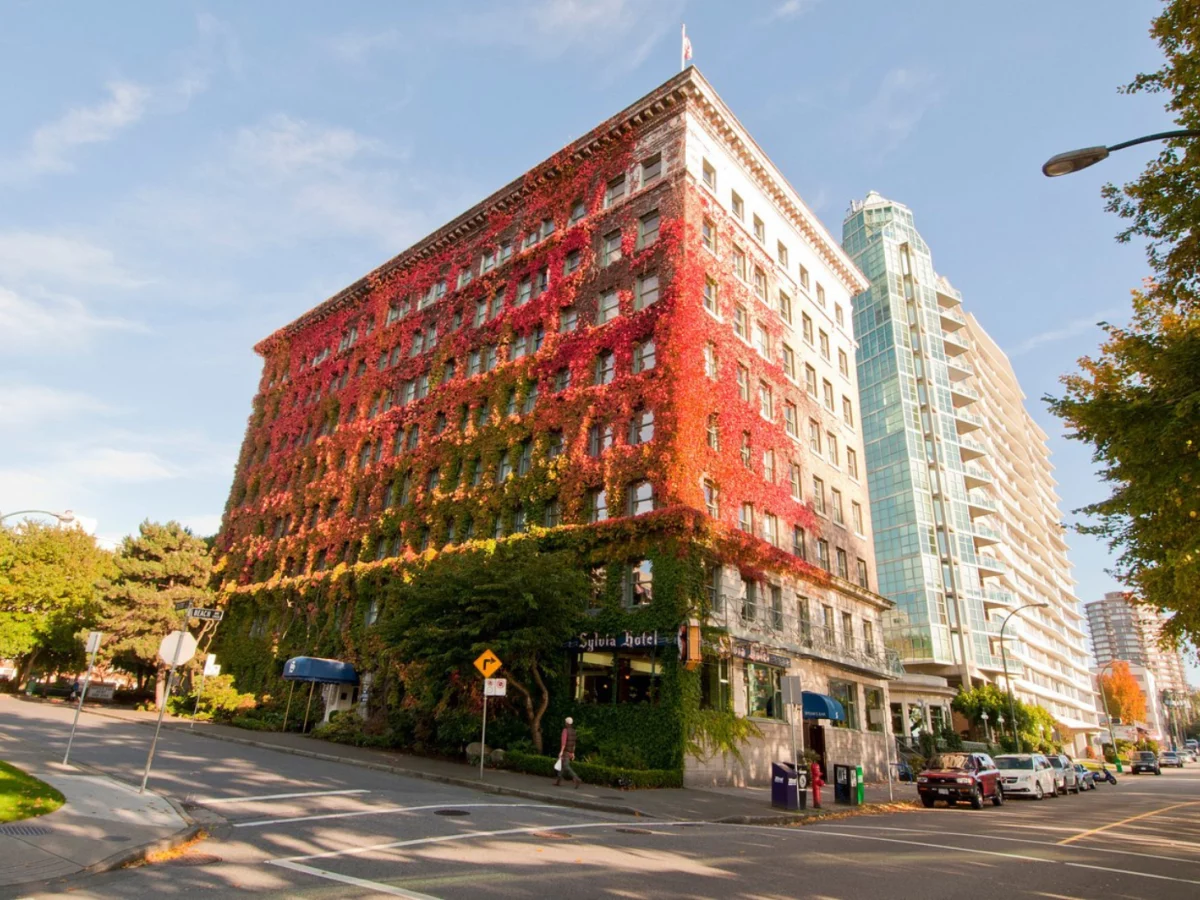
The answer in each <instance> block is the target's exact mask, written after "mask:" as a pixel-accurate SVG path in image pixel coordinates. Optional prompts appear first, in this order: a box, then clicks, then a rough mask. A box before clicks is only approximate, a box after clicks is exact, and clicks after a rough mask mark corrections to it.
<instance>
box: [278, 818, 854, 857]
mask: <svg viewBox="0 0 1200 900" xmlns="http://www.w3.org/2000/svg"><path fill="white" fill-rule="evenodd" d="M710 824H712V823H710V822H655V823H654V827H655V828H679V827H683V826H688V825H710ZM619 825H620V823H619V822H585V823H582V824H579V825H553V826H550V825H534V826H532V827H529V828H503V829H501V830H499V831H465V832H463V833H461V834H443V835H439V836H437V837H427V838H413V839H412V840H408V841H388V842H387V843H386V844H371V845H369V846H367V847H347V848H346V849H345V850H327V851H325V852H324V853H312V854H310V855H308V856H288V857H284V858H281V859H269V860H267V862H269V863H271V864H273V865H282V864H283V863H285V862H289V863H290V862H304V861H306V860H310V859H332V858H333V857H335V856H358V855H360V854H363V853H373V852H374V851H376V850H396V849H399V848H401V847H420V846H423V845H425V844H445V843H450V842H452V841H470V840H475V839H476V838H488V837H507V836H509V835H513V834H536V833H537V832H539V831H582V830H583V829H585V828H615V827H617V826H619ZM729 827H731V828H737V827H741V826H729ZM852 837H857V835H852Z"/></svg>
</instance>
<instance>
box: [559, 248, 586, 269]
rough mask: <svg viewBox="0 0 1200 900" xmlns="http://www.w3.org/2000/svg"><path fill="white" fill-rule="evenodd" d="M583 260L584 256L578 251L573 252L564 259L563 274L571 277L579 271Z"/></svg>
mask: <svg viewBox="0 0 1200 900" xmlns="http://www.w3.org/2000/svg"><path fill="white" fill-rule="evenodd" d="M582 259H583V255H582V254H581V253H580V252H579V251H578V250H572V251H571V252H570V253H568V254H567V255H566V256H564V257H563V274H564V275H571V274H574V273H575V272H576V271H578V269H579V264H580V262H581V261H582Z"/></svg>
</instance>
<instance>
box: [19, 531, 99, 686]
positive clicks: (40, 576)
mask: <svg viewBox="0 0 1200 900" xmlns="http://www.w3.org/2000/svg"><path fill="white" fill-rule="evenodd" d="M112 572H113V558H112V554H111V553H109V552H108V551H107V550H104V549H102V548H101V547H99V546H97V544H96V539H95V538H94V537H92V535H90V534H88V533H87V532H85V531H84V530H83V529H81V528H77V527H75V528H64V527H61V526H58V525H42V524H38V523H35V522H22V523H21V524H20V525H18V526H17V527H16V528H0V658H3V659H12V660H15V661H16V662H17V687H18V688H20V687H21V686H22V685H24V683H25V682H26V681H27V680H28V678H29V676H30V674H31V673H32V672H33V670H34V668H35V667H41V668H44V669H47V670H55V669H78V668H80V667H81V666H82V665H83V639H82V637H81V633H82V632H86V631H87V630H88V629H89V628H90V627H91V626H92V624H93V622H94V621H95V618H96V613H97V610H98V606H99V600H100V592H99V585H100V583H101V582H102V581H103V580H104V579H105V578H108V577H109V576H110V575H111V574H112Z"/></svg>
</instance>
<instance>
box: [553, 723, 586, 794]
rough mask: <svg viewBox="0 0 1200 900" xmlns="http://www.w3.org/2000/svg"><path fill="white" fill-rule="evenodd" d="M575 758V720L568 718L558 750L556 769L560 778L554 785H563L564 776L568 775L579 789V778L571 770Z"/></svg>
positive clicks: (556, 779)
mask: <svg viewBox="0 0 1200 900" xmlns="http://www.w3.org/2000/svg"><path fill="white" fill-rule="evenodd" d="M574 758H575V720H574V719H572V718H571V717H570V716H567V720H566V723H565V724H564V725H563V730H562V742H561V744H560V745H559V749H558V765H556V766H555V767H554V768H555V769H556V770H557V771H558V777H557V778H555V779H554V784H555V785H556V786H557V785H560V784H562V780H563V776H564V775H566V776H567V777H568V778H570V779H571V780H572V781H574V782H575V787H576V789H578V788H579V784H580V782H579V776H578V775H576V774H575V770H574V769H572V768H571V760H573V759H574Z"/></svg>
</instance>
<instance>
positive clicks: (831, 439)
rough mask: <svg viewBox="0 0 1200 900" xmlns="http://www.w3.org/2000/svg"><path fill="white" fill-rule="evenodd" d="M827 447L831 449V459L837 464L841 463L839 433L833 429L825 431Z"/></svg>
mask: <svg viewBox="0 0 1200 900" xmlns="http://www.w3.org/2000/svg"><path fill="white" fill-rule="evenodd" d="M825 442H826V448H827V449H828V450H829V461H830V462H831V463H833V464H834V465H835V466H836V465H840V463H841V460H839V459H838V439H837V435H836V434H834V433H833V432H832V431H827V432H825Z"/></svg>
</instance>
